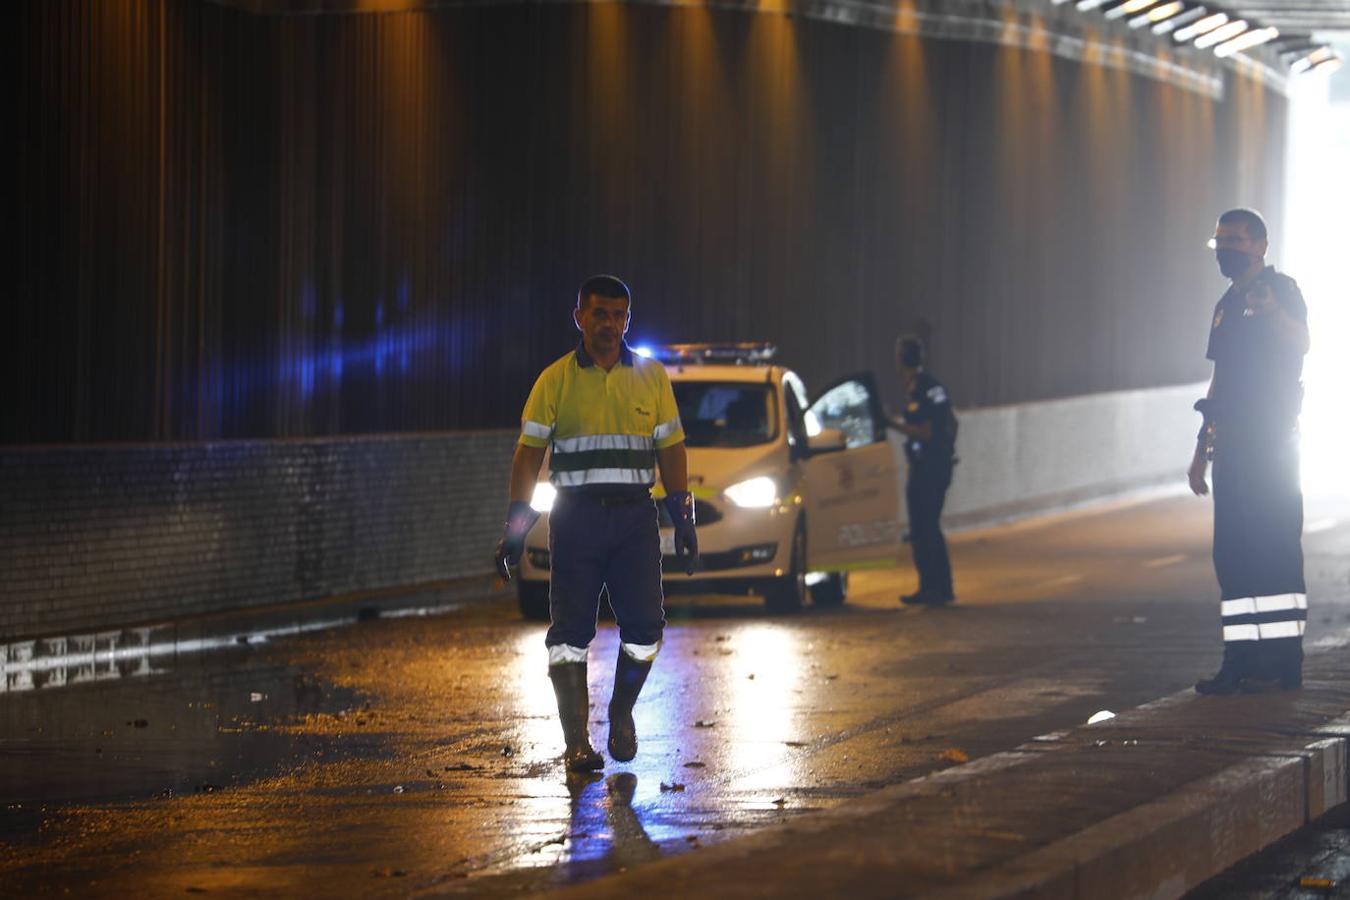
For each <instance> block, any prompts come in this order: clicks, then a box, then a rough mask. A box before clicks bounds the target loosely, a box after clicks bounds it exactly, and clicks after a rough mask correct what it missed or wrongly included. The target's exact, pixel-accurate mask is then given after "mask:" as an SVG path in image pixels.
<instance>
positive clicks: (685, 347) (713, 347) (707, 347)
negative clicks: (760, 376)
mask: <svg viewBox="0 0 1350 900" xmlns="http://www.w3.org/2000/svg"><path fill="white" fill-rule="evenodd" d="M650 352H651V355H652V356H653V357H654V358H656V359H659V360H660V361H661V362H668V363H731V364H733V365H756V364H758V365H763V364H765V363H767V362H768V361H769V360H771V359H773V356H774V354H775V353H777V352H778V347H777V346H775V345H774V344H770V343H767V342H763V341H743V342H741V343H721V344H716V343H715V344H664V345H661V346H655V347H651V348H650Z"/></svg>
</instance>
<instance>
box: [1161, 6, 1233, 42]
mask: <svg viewBox="0 0 1350 900" xmlns="http://www.w3.org/2000/svg"><path fill="white" fill-rule="evenodd" d="M1227 21H1228V13H1221V12H1217V13H1212V14H1210V15H1208V16H1205V17H1204V18H1203V19H1201V20H1199V21H1198V22H1192V23H1191V24H1190V25H1187V26H1186V27H1185V28H1178V29H1177V33H1176V34H1174V35H1172V39H1173V40H1174V41H1176V42H1177V43H1179V44H1184V43H1186V42H1187V41H1189V40H1190V39H1191V38H1193V37H1196V36H1198V35H1202V34H1204V33H1205V32H1207V31H1213V30H1214V29H1215V28H1218V27H1219V26H1220V25H1222V24H1223V23H1225V22H1227Z"/></svg>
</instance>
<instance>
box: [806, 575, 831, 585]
mask: <svg viewBox="0 0 1350 900" xmlns="http://www.w3.org/2000/svg"><path fill="white" fill-rule="evenodd" d="M829 577H830V573H829V572H807V573H806V583H807V584H808V585H817V584H820V583H821V582H822V581H824V580H825V579H827V578H829Z"/></svg>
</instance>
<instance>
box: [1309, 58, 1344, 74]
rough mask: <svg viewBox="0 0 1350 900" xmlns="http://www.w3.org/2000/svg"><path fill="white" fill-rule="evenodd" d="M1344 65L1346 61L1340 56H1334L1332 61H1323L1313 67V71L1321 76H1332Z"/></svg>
mask: <svg viewBox="0 0 1350 900" xmlns="http://www.w3.org/2000/svg"><path fill="white" fill-rule="evenodd" d="M1344 64H1345V61H1344V60H1343V59H1341V58H1340V57H1339V56H1333V57H1331V59H1324V60H1322V61H1321V62H1320V63H1318V64H1317V65H1315V66H1313V67H1312V70H1313V71H1314V72H1316V73H1318V74H1319V75H1330V74H1331V73H1332V72H1335V71H1337V70H1339V69H1340V67H1341V66H1343V65H1344Z"/></svg>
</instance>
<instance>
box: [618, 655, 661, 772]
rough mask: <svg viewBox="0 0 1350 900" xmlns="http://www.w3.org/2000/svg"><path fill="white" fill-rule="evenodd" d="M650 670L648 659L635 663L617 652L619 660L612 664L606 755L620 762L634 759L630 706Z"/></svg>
mask: <svg viewBox="0 0 1350 900" xmlns="http://www.w3.org/2000/svg"><path fill="white" fill-rule="evenodd" d="M651 670H652V663H651V660H648V661H646V662H638V661H637V660H636V659H633V657H631V656H629V655H628V654H627V653H625V652H624V651H623V650H622V649H620V650H619V660H618V662H617V663H615V665H614V695H613V696H612V697H610V700H609V755H610V756H611V757H613V758H614V759H616V760H618V761H619V762H628V761H629V760H630V759H632V758H633V757H635V756H637V725H636V724H635V723H634V722H633V704H634V703H636V702H637V698H638V694H639V693H641V692H642V685H643V683H644V682H646V680H647V673H648V672H650V671H651Z"/></svg>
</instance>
